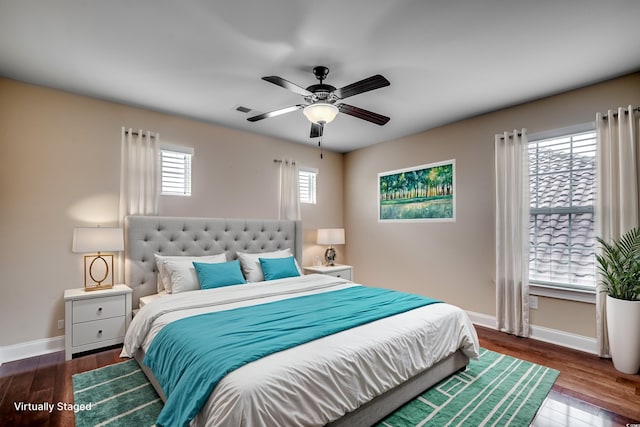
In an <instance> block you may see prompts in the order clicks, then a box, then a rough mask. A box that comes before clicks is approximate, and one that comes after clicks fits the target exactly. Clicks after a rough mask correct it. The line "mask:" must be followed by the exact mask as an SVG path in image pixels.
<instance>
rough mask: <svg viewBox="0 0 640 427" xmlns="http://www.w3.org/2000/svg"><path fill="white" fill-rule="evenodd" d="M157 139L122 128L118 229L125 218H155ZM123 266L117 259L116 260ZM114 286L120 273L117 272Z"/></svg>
mask: <svg viewBox="0 0 640 427" xmlns="http://www.w3.org/2000/svg"><path fill="white" fill-rule="evenodd" d="M159 140H160V135H158V134H152V133H151V132H144V131H142V130H138V131H133V130H132V129H125V128H124V127H123V128H122V133H121V144H120V206H119V215H118V216H119V220H120V227H124V217H125V216H127V215H157V214H158V209H159V200H160V188H161V181H160V179H161V169H160V168H161V166H160V149H159V143H160V142H159ZM118 262H119V264H120V266H124V259H123V256H122V255H121V256H120V257H119V259H118ZM118 272H119V273H118V277H117V280H118V283H123V282H124V269H123V268H118Z"/></svg>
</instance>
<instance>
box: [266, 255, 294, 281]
mask: <svg viewBox="0 0 640 427" xmlns="http://www.w3.org/2000/svg"><path fill="white" fill-rule="evenodd" d="M258 260H260V267H262V274H264V280H275V279H284V278H285V277H295V276H299V275H300V272H299V271H298V267H297V266H296V260H295V258H294V257H292V256H290V257H287V258H258Z"/></svg>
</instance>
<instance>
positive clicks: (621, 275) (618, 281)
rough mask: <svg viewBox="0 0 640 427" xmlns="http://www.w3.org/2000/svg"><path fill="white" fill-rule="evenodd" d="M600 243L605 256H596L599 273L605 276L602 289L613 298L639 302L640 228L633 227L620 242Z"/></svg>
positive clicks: (601, 254) (601, 283)
mask: <svg viewBox="0 0 640 427" xmlns="http://www.w3.org/2000/svg"><path fill="white" fill-rule="evenodd" d="M596 241H597V242H598V243H599V244H600V246H601V250H602V251H601V253H600V254H597V255H596V261H597V263H598V271H599V272H600V273H601V274H602V279H601V281H600V284H599V287H600V291H601V292H606V293H607V294H608V295H609V296H610V297H612V298H617V299H622V300H629V301H635V300H639V299H640V228H637V227H636V228H632V229H631V230H629V231H628V232H626V233H625V234H623V235H622V236H620V238H619V239H618V240H614V241H613V242H611V243H609V242H605V241H604V240H603V239H601V238H600V237H596Z"/></svg>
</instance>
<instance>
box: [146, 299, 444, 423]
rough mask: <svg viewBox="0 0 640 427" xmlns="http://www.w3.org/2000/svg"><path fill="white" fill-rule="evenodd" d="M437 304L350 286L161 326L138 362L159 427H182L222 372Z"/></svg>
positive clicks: (219, 378) (209, 392) (196, 411)
mask: <svg viewBox="0 0 640 427" xmlns="http://www.w3.org/2000/svg"><path fill="white" fill-rule="evenodd" d="M437 302H439V301H436V300H433V299H431V298H426V297H422V296H419V295H413V294H407V293H403V292H397V291H391V290H388V289H380V288H368V287H364V286H354V287H351V288H347V289H341V290H336V291H330V292H325V293H321V294H316V295H307V296H302V297H295V298H290V299H287V300H283V301H276V302H270V303H265V304H260V305H255V306H251V307H242V308H237V309H232V310H227V311H223V312H215V313H208V314H202V315H198V316H193V317H188V318H185V319H181V320H178V321H175V322H172V323H170V324H168V325H167V326H165V327H164V328H163V329H162V330H161V331H160V332H159V333H158V335H157V336H156V337H155V339H154V340H153V342H152V343H151V345H150V346H149V349H148V351H147V355H146V357H145V359H144V364H145V365H147V366H149V368H151V370H152V371H153V374H154V375H155V377H156V378H157V379H158V381H159V382H160V385H161V386H162V389H163V390H164V392H165V395H166V396H167V402H166V403H165V405H164V408H163V409H162V412H161V413H160V416H159V418H158V420H157V425H158V426H187V425H188V424H189V422H190V421H191V420H192V419H193V418H194V417H195V416H196V414H197V413H198V412H199V411H200V408H201V407H202V405H204V403H205V402H206V401H207V399H208V397H209V395H210V394H211V391H212V390H213V389H214V388H215V386H216V385H217V384H218V382H219V381H220V380H221V379H222V378H223V377H224V376H225V375H226V374H228V373H229V372H232V371H233V370H235V369H237V368H239V367H241V366H242V365H245V364H247V363H249V362H252V361H254V360H257V359H259V358H261V357H264V356H267V355H269V354H272V353H276V352H278V351H281V350H285V349H288V348H291V347H294V346H296V345H299V344H303V343H306V342H309V341H313V340H315V339H318V338H322V337H324V336H327V335H331V334H333V333H336V332H340V331H343V330H346V329H349V328H353V327H356V326H359V325H363V324H365V323H369V322H373V321H375V320H378V319H382V318H384V317H388V316H392V315H394V314H398V313H403V312H405V311H409V310H412V309H414V308H418V307H422V306H425V305H429V304H433V303H437Z"/></svg>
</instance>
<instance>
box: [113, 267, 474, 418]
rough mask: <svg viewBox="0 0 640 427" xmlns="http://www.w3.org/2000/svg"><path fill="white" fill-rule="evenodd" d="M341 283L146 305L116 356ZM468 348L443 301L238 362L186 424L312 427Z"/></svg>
mask: <svg viewBox="0 0 640 427" xmlns="http://www.w3.org/2000/svg"><path fill="white" fill-rule="evenodd" d="M351 286H360V285H357V284H354V283H352V282H348V281H346V280H342V279H339V278H335V277H331V276H325V275H307V276H302V277H298V278H289V279H281V280H276V281H270V282H268V283H265V282H259V283H253V284H246V285H239V286H229V287H224V288H216V289H209V290H202V291H194V292H186V293H183V294H177V295H168V296H165V297H162V298H156V299H154V300H152V301H149V302H148V303H147V304H145V306H144V307H142V308H141V309H140V311H139V312H138V314H137V315H136V317H135V318H134V320H133V321H132V323H131V326H130V328H129V330H128V332H127V336H126V337H125V344H124V347H123V352H122V355H123V357H132V356H133V355H134V353H135V352H136V351H139V350H142V351H146V349H147V348H148V347H149V345H150V343H151V342H152V341H153V338H154V336H155V335H156V334H157V333H158V332H159V331H160V330H161V329H162V328H163V327H164V326H165V325H167V324H168V323H170V322H172V321H175V320H178V319H181V318H184V317H189V316H193V315H196V314H201V313H205V312H211V311H223V310H228V309H232V308H236V307H243V306H248V305H254V304H261V303H264V302H270V301H277V300H281V299H286V298H292V297H297V296H302V295H308V294H312V293H320V292H330V291H332V290H338V289H344V288H347V287H351ZM478 348H479V346H478V339H477V336H476V333H475V329H474V328H473V326H472V324H471V322H470V320H469V318H468V317H467V315H466V313H464V311H463V310H461V309H460V308H458V307H455V306H452V305H449V304H445V303H439V304H433V305H429V306H426V307H421V308H418V309H414V310H411V311H408V312H405V313H401V314H398V315H394V316H391V317H388V318H385V319H380V320H377V321H374V322H371V323H368V324H366V325H362V326H358V327H356V328H352V329H349V330H346V331H343V332H339V333H337V334H334V335H331V336H327V337H324V338H321V339H317V340H315V341H312V342H309V343H306V344H302V345H299V346H297V347H294V348H291V349H288V350H284V351H281V352H278V353H275V354H272V355H269V356H266V357H264V358H262V359H260V360H257V361H254V362H251V363H249V364H247V365H244V366H243V367H241V368H239V369H237V370H235V371H233V372H231V373H230V374H228V375H227V376H226V377H224V378H223V379H222V381H220V383H219V384H218V385H217V386H216V388H215V389H214V391H213V392H212V393H211V395H210V397H209V399H208V401H207V402H206V404H205V406H204V407H203V408H202V410H201V412H200V413H199V414H198V415H197V416H196V418H195V419H194V420H193V422H192V425H196V426H246V425H309V426H316V425H317V426H322V425H325V424H327V423H329V422H331V421H333V420H336V419H339V418H340V417H342V416H343V415H344V414H346V413H348V412H351V411H353V410H355V409H356V408H358V407H359V406H361V405H362V404H364V403H366V402H368V401H370V400H371V399H373V398H374V397H376V396H378V395H380V394H382V393H384V392H386V391H388V390H391V389H393V388H394V387H396V386H398V385H399V384H401V383H403V382H405V381H406V380H408V379H409V378H411V377H413V376H415V375H417V374H419V373H421V372H423V371H425V370H426V369H428V368H429V367H431V366H433V365H434V364H436V363H437V362H438V361H440V360H442V359H444V358H446V357H448V356H450V355H451V354H453V353H455V352H456V351H457V350H458V349H460V350H461V351H462V352H463V353H464V354H465V355H466V356H467V357H470V358H474V357H477V355H478Z"/></svg>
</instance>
